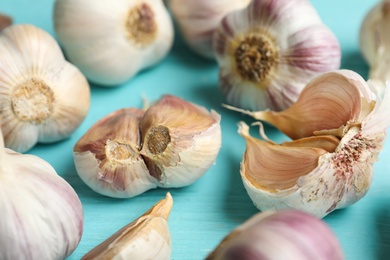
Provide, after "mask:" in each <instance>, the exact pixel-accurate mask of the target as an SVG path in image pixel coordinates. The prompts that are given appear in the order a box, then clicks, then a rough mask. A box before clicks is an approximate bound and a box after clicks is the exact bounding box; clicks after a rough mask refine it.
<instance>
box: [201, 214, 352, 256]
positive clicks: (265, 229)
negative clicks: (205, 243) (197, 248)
mask: <svg viewBox="0 0 390 260" xmlns="http://www.w3.org/2000/svg"><path fill="white" fill-rule="evenodd" d="M233 259H258V260H279V259H300V260H312V259H317V260H342V259H344V255H343V251H342V248H341V245H340V243H339V242H338V240H337V237H336V236H335V235H334V233H333V232H332V230H331V229H330V228H329V227H328V226H327V225H326V224H325V222H323V221H321V220H320V219H318V218H316V217H314V216H312V215H311V214H308V213H305V212H302V211H298V210H284V211H280V212H276V213H272V212H270V211H265V212H261V213H257V214H256V215H254V216H252V217H251V218H250V219H248V220H247V221H245V222H244V223H243V224H241V225H239V226H238V227H237V228H235V229H234V230H233V231H232V232H231V233H230V234H229V235H227V236H226V237H225V239H224V240H222V242H221V243H220V244H219V245H218V246H217V248H216V249H214V251H213V252H212V253H211V254H210V255H209V256H208V257H207V258H206V260H233Z"/></svg>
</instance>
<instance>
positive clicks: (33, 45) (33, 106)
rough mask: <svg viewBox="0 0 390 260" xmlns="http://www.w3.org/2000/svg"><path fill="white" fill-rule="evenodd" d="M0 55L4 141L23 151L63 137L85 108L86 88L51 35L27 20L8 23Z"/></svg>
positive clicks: (87, 90)
mask: <svg viewBox="0 0 390 260" xmlns="http://www.w3.org/2000/svg"><path fill="white" fill-rule="evenodd" d="M0 57H1V59H0V82H1V83H0V90H1V91H0V104H1V106H0V117H1V129H2V132H3V134H4V140H5V146H6V147H8V148H11V149H13V150H15V151H18V152H25V151H27V150H29V149H30V148H32V147H33V146H34V145H35V144H37V143H38V142H42V143H50V142H56V141H60V140H63V139H65V138H67V137H69V136H70V135H71V134H72V133H73V132H74V131H75V130H76V128H77V127H78V126H79V125H80V124H81V122H82V121H83V120H84V118H85V117H86V115H87V113H88V110H89V103H90V90H89V85H88V82H87V80H86V78H85V77H84V76H83V74H81V72H80V71H79V70H78V69H77V68H76V67H75V66H73V65H72V64H70V63H68V62H67V61H66V60H65V59H64V56H63V54H62V52H61V49H60V48H59V46H58V44H57V42H56V41H55V40H54V39H53V37H52V36H50V35H49V34H48V33H47V32H45V31H43V30H41V29H39V28H37V27H35V26H33V25H27V24H23V25H12V26H9V27H7V28H6V29H4V31H3V32H2V34H1V35H0Z"/></svg>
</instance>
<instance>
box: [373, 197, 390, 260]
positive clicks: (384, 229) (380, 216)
mask: <svg viewBox="0 0 390 260" xmlns="http://www.w3.org/2000/svg"><path fill="white" fill-rule="evenodd" d="M389 206H390V205H389ZM375 226H376V231H377V234H378V235H377V242H376V245H377V250H378V252H377V259H378V260H388V259H389V257H390V207H386V208H384V207H383V208H381V209H379V210H378V212H376V222H375Z"/></svg>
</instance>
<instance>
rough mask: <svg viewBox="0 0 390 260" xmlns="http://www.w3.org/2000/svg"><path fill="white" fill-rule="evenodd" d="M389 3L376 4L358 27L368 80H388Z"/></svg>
mask: <svg viewBox="0 0 390 260" xmlns="http://www.w3.org/2000/svg"><path fill="white" fill-rule="evenodd" d="M389 35H390V1H387V0H382V1H379V2H378V3H376V4H375V5H374V6H373V8H372V9H371V10H369V12H368V13H367V14H366V15H365V17H364V20H363V22H362V24H361V26H360V32H359V45H360V51H361V53H362V54H363V57H364V58H365V60H366V61H367V63H368V65H369V66H370V70H369V75H368V77H369V78H370V79H376V80H381V81H382V82H384V83H385V82H386V81H388V80H389V79H390V70H389V66H390V51H389V49H390V37H389Z"/></svg>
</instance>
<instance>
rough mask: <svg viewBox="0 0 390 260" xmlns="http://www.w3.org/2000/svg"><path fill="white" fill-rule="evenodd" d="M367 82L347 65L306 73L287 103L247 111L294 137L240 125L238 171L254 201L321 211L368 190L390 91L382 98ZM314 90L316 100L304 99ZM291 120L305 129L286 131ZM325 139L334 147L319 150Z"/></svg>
mask: <svg viewBox="0 0 390 260" xmlns="http://www.w3.org/2000/svg"><path fill="white" fill-rule="evenodd" d="M372 84H373V83H372V82H368V83H366V82H365V80H364V79H363V78H362V77H361V76H360V75H358V74H357V73H355V72H352V71H348V70H340V71H334V72H329V73H325V74H323V75H320V76H318V77H317V78H315V79H313V80H312V81H311V82H310V83H309V84H308V85H307V86H306V88H305V89H304V90H303V91H302V98H301V97H300V98H299V99H298V101H297V103H295V104H294V105H292V106H291V107H290V108H289V109H286V110H284V111H280V112H272V111H258V112H254V113H249V114H251V115H252V116H254V117H255V118H256V119H258V120H264V121H266V122H270V123H272V124H273V125H274V126H275V127H277V128H278V129H279V130H281V131H282V132H283V133H285V134H287V135H289V136H291V137H292V139H293V140H292V141H291V142H288V146H286V145H285V144H284V143H282V144H276V143H270V142H265V141H262V140H260V139H257V138H254V137H252V136H250V135H249V130H248V129H249V128H248V126H245V124H243V123H242V124H241V125H240V129H239V133H240V134H241V135H242V136H243V137H244V138H245V139H246V142H247V149H246V151H245V154H244V157H243V161H242V163H241V170H240V172H241V176H242V179H243V183H244V186H245V188H246V190H247V192H248V194H249V196H250V198H251V199H252V201H253V202H254V204H255V206H256V207H258V208H259V209H260V210H262V211H264V210H270V209H272V210H281V209H285V208H295V209H299V210H303V211H306V212H309V213H311V214H313V215H315V216H317V217H321V218H322V217H324V216H326V215H327V214H329V213H331V212H332V211H334V210H335V209H340V208H345V207H348V206H350V205H352V204H354V203H356V202H357V201H358V200H360V199H361V198H362V197H363V196H364V195H365V194H366V193H367V192H368V190H369V187H370V184H371V181H372V176H373V173H374V171H373V164H374V163H375V162H376V161H377V160H378V157H379V153H380V152H381V150H382V149H383V145H384V142H385V138H386V134H387V128H388V126H390V115H389V111H390V108H389V106H390V105H389V104H390V91H388V90H386V91H385V94H384V96H383V99H382V98H381V96H376V92H375V91H374V90H373V89H375V86H371V85H372ZM310 93H312V94H310ZM318 93H322V94H321V96H322V97H323V99H321V100H320V101H319V102H318V104H314V103H311V102H309V101H310V100H311V99H313V98H314V96H315V95H316V94H318ZM313 95H314V96H313ZM317 100H319V99H317ZM342 107H344V108H343V109H341V108H342ZM309 111H311V113H310V112H309ZM313 111H315V112H314V113H312V112H313ZM331 115H334V116H331ZM345 116H347V117H345ZM336 117H338V118H337V119H336ZM318 118H322V120H317V119H318ZM327 121H329V122H333V123H334V122H338V123H337V124H336V125H332V124H333V123H332V124H328V123H329V122H327ZM305 122H307V123H305ZM286 126H287V127H286ZM297 126H300V127H301V128H302V129H303V130H304V131H301V132H295V134H294V131H291V134H290V133H289V131H290V130H292V129H295V128H294V127H297ZM325 127H329V128H325ZM307 129H312V130H311V131H312V134H311V135H310V133H309V131H305V130H307ZM325 137H331V140H336V142H334V141H332V142H329V140H330V139H325ZM313 140H314V141H316V142H313ZM325 141H326V142H327V143H326V147H327V148H329V147H333V148H331V149H325V148H324V147H325V143H324V142H325ZM302 144H304V145H302ZM329 144H331V145H330V146H329ZM275 151H276V152H275ZM298 154H299V156H298ZM276 155H277V156H276Z"/></svg>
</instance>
